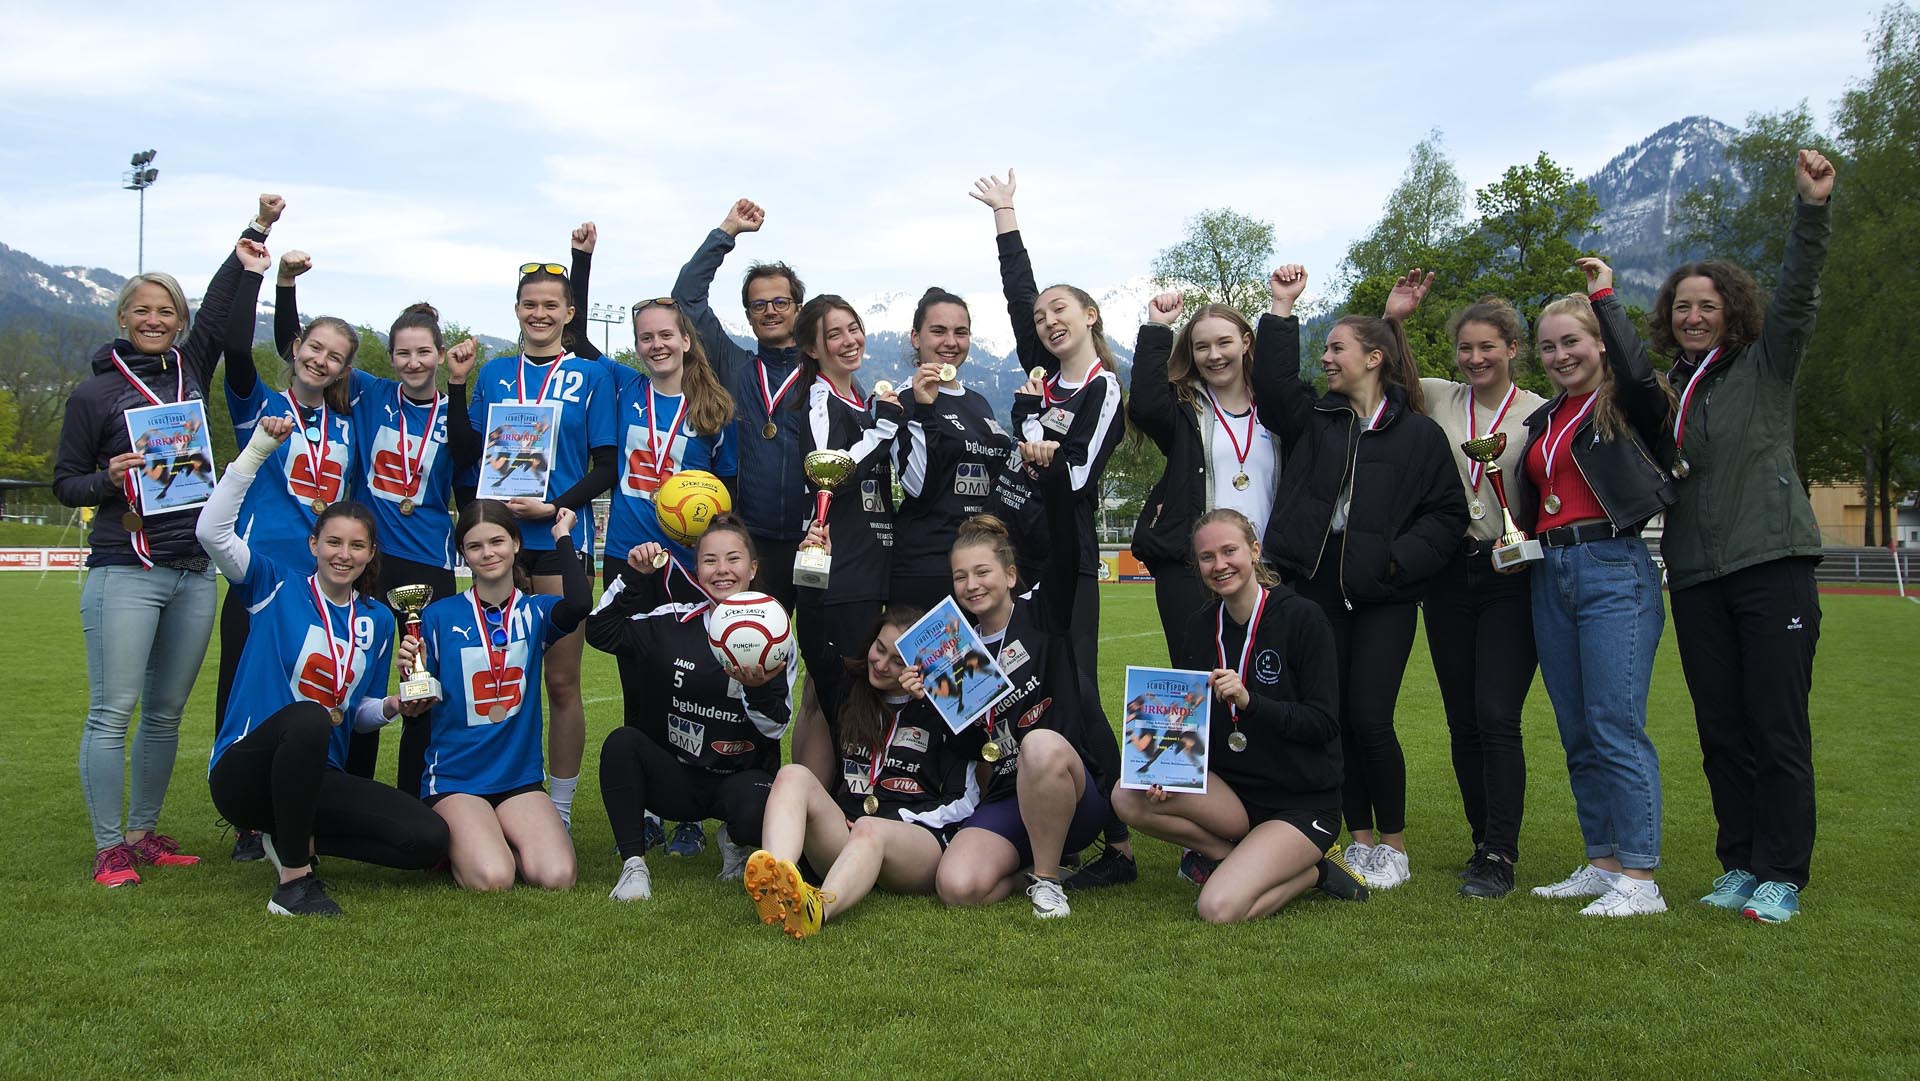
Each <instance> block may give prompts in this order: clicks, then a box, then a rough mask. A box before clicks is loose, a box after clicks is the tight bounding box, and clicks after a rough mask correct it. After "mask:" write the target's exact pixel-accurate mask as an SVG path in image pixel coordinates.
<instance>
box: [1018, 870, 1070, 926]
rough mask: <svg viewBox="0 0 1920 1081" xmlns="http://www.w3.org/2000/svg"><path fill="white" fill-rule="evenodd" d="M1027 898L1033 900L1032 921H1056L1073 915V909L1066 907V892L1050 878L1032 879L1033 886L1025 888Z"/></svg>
mask: <svg viewBox="0 0 1920 1081" xmlns="http://www.w3.org/2000/svg"><path fill="white" fill-rule="evenodd" d="M1027 896H1028V897H1029V898H1032V900H1033V918H1034V919H1037V920H1056V919H1059V918H1060V917H1062V916H1071V915H1073V909H1072V908H1070V907H1068V905H1067V891H1066V890H1063V889H1061V888H1060V883H1058V882H1055V881H1054V880H1053V879H1051V878H1039V877H1037V876H1036V877H1034V879H1033V885H1031V886H1028V887H1027Z"/></svg>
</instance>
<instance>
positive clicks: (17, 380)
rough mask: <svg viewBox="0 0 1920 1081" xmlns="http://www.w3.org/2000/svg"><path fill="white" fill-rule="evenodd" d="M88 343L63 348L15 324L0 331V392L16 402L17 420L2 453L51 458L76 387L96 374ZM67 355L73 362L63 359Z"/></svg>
mask: <svg viewBox="0 0 1920 1081" xmlns="http://www.w3.org/2000/svg"><path fill="white" fill-rule="evenodd" d="M85 349H86V347H85V346H79V345H75V344H73V343H68V345H67V346H65V347H64V348H63V347H61V346H58V345H56V344H55V343H53V342H50V341H49V340H48V339H47V338H46V337H44V336H42V335H41V334H39V333H38V332H36V331H33V330H25V329H20V328H12V329H9V330H7V331H5V332H4V333H0V392H4V393H5V394H6V395H7V396H8V399H9V400H10V401H11V403H12V408H13V423H12V425H11V430H10V431H9V432H8V433H7V435H6V436H5V438H0V451H5V452H13V453H17V454H24V455H39V456H41V457H42V459H43V460H45V458H46V457H47V456H50V455H51V454H52V453H53V451H54V448H55V447H56V446H57V445H58V443H59V442H60V424H61V422H62V420H64V419H65V417H66V413H67V399H68V398H69V397H71V396H72V394H73V388H74V387H77V386H79V385H80V383H81V381H82V380H84V379H86V378H87V376H88V375H90V374H92V372H91V369H90V367H89V365H88V364H87V359H86V356H87V354H86V352H85ZM63 356H71V357H73V358H74V361H73V362H69V363H62V362H61V358H62V357H63Z"/></svg>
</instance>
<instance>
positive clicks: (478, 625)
mask: <svg viewBox="0 0 1920 1081" xmlns="http://www.w3.org/2000/svg"><path fill="white" fill-rule="evenodd" d="M519 599H520V591H519V590H517V589H512V590H508V591H507V603H506V604H504V605H502V606H501V608H500V632H501V633H502V634H504V635H506V636H507V643H506V644H505V645H503V646H501V647H500V651H499V652H498V653H497V654H496V653H495V652H494V649H493V635H492V634H491V633H489V632H488V630H487V614H486V611H485V610H484V609H482V608H481V607H480V594H479V593H478V592H477V591H475V590H471V589H469V590H467V600H468V602H469V603H471V604H472V605H473V626H474V629H475V630H477V631H479V632H480V644H481V645H482V646H485V647H486V650H487V673H488V674H489V675H491V676H493V686H494V688H495V691H496V692H497V691H498V689H499V687H500V685H501V684H502V683H504V682H505V681H506V678H507V651H508V650H511V649H512V648H513V606H514V604H515V602H517V601H518V600H519Z"/></svg>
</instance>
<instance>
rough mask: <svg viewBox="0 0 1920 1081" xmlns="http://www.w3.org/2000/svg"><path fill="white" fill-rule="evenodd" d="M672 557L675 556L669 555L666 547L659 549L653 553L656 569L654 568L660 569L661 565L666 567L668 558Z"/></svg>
mask: <svg viewBox="0 0 1920 1081" xmlns="http://www.w3.org/2000/svg"><path fill="white" fill-rule="evenodd" d="M671 558H673V557H671V556H669V555H667V553H666V550H665V549H662V550H660V551H658V552H655V553H653V569H654V570H659V569H660V568H661V567H664V566H666V565H667V560H669V559H671Z"/></svg>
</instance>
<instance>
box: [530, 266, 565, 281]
mask: <svg viewBox="0 0 1920 1081" xmlns="http://www.w3.org/2000/svg"><path fill="white" fill-rule="evenodd" d="M543 270H544V271H546V272H547V273H549V274H558V275H559V276H561V277H562V278H564V277H566V276H567V268H566V267H563V266H561V265H560V264H559V263H521V264H520V273H522V274H538V273H540V272H541V271H543Z"/></svg>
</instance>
